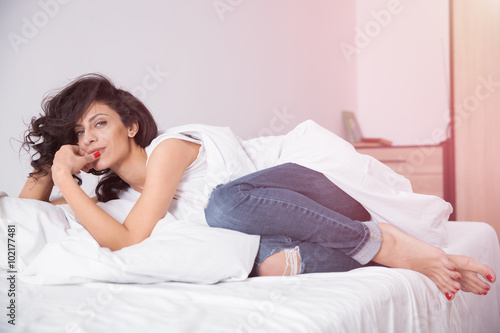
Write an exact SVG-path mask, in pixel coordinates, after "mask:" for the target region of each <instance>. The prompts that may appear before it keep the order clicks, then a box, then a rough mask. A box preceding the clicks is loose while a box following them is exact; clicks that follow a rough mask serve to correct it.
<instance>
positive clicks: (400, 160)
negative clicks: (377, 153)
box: [380, 158, 408, 163]
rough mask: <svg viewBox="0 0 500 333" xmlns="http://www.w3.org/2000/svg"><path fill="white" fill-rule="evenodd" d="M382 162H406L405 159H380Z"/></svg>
mask: <svg viewBox="0 0 500 333" xmlns="http://www.w3.org/2000/svg"><path fill="white" fill-rule="evenodd" d="M380 162H382V163H408V160H407V159H404V158H402V159H393V160H380Z"/></svg>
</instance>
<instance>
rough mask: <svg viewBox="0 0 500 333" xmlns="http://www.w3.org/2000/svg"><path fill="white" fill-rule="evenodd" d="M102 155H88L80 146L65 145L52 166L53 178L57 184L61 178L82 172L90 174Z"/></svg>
mask: <svg viewBox="0 0 500 333" xmlns="http://www.w3.org/2000/svg"><path fill="white" fill-rule="evenodd" d="M99 156H100V154H99V153H95V154H87V153H86V152H85V151H84V150H83V149H81V148H80V147H78V146H73V145H64V146H62V147H61V148H60V149H59V150H58V151H57V152H56V154H55V156H54V162H53V164H52V178H53V179H54V183H56V186H57V181H58V179H59V178H60V177H64V176H68V175H69V176H72V175H74V174H79V173H80V172H81V171H84V172H89V170H90V169H92V163H93V162H95V161H96V160H97V159H98V158H99Z"/></svg>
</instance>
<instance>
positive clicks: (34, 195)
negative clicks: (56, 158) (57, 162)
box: [19, 170, 54, 201]
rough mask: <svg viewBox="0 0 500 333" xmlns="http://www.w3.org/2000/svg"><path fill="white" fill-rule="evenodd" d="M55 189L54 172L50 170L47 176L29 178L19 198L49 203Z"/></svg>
mask: <svg viewBox="0 0 500 333" xmlns="http://www.w3.org/2000/svg"><path fill="white" fill-rule="evenodd" d="M33 172H34V171H33ZM53 187H54V181H53V180H52V172H51V171H50V170H49V171H48V174H47V175H45V176H41V177H37V178H34V177H28V180H26V183H25V184H24V187H23V189H22V190H21V193H20V194H19V198H25V199H36V200H41V201H49V198H50V194H51V193H52V188H53Z"/></svg>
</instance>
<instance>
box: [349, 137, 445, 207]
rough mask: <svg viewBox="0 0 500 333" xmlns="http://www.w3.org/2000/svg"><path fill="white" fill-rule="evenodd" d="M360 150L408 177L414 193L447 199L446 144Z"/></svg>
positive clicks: (358, 149) (365, 148)
mask: <svg viewBox="0 0 500 333" xmlns="http://www.w3.org/2000/svg"><path fill="white" fill-rule="evenodd" d="M356 150H357V151H358V152H360V153H361V154H366V155H370V156H372V157H374V158H376V159H377V160H379V161H380V162H382V163H384V164H385V165H387V166H388V167H390V168H391V169H393V170H394V171H396V172H397V173H399V174H401V175H403V176H405V177H406V178H408V179H409V180H410V182H411V185H412V188H413V192H415V193H422V194H433V195H437V196H438V197H441V198H443V199H445V200H446V198H445V179H446V177H445V168H444V163H443V161H444V160H443V156H444V153H443V147H442V146H440V145H435V146H388V147H363V148H361V147H356ZM447 201H448V200H447Z"/></svg>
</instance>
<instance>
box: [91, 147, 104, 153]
mask: <svg viewBox="0 0 500 333" xmlns="http://www.w3.org/2000/svg"><path fill="white" fill-rule="evenodd" d="M105 149H106V148H104V147H103V148H97V149H92V150H91V151H89V152H87V154H94V153H95V152H100V153H101V154H102V153H103V152H104V150H105Z"/></svg>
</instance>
